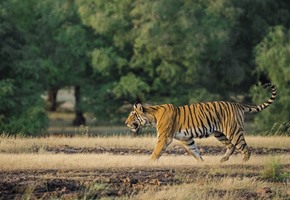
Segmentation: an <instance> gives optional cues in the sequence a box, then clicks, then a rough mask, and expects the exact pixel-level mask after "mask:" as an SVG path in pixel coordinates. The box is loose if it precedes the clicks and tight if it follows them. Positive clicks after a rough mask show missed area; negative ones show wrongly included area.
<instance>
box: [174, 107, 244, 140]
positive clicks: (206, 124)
mask: <svg viewBox="0 0 290 200" xmlns="http://www.w3.org/2000/svg"><path fill="white" fill-rule="evenodd" d="M176 112H177V114H176V120H175V122H176V124H175V130H174V132H176V133H183V134H184V135H185V136H188V135H192V136H193V137H194V138H197V137H199V138H202V137H208V136H209V135H210V134H211V133H213V132H216V131H219V132H223V133H225V134H227V135H228V134H230V133H231V132H232V131H233V130H234V129H236V128H238V127H243V126H244V109H243V107H242V105H240V104H238V103H231V102H224V101H215V102H204V103H197V104H191V105H185V106H179V107H177V108H176Z"/></svg>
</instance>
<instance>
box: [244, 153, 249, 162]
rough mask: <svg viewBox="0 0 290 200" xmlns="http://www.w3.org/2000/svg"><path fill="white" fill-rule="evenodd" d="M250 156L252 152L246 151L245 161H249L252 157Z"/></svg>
mask: <svg viewBox="0 0 290 200" xmlns="http://www.w3.org/2000/svg"><path fill="white" fill-rule="evenodd" d="M250 157H251V153H250V152H248V153H246V154H245V155H244V158H243V161H244V162H247V161H248V160H249V159H250Z"/></svg>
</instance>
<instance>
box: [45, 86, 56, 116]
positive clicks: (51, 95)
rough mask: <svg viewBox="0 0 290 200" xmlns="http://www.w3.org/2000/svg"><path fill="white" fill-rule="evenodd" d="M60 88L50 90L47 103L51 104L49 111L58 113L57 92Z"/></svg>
mask: <svg viewBox="0 0 290 200" xmlns="http://www.w3.org/2000/svg"><path fill="white" fill-rule="evenodd" d="M58 89H59V88H51V89H49V90H48V97H47V101H48V102H49V108H48V110H49V111H52V112H54V111H56V109H57V102H56V97H57V92H58Z"/></svg>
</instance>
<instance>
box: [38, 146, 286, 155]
mask: <svg viewBox="0 0 290 200" xmlns="http://www.w3.org/2000/svg"><path fill="white" fill-rule="evenodd" d="M38 150H39V149H34V151H35V152H38ZM45 150H46V151H48V152H52V153H65V154H75V153H96V154H102V153H109V154H114V155H129V154H134V155H150V154H151V153H152V151H153V149H152V150H148V149H131V148H105V147H93V148H87V147H71V146H67V145H64V146H58V147H55V146H54V147H45ZM199 150H200V152H201V153H202V154H203V155H222V154H224V153H225V151H226V148H225V147H220V146H201V147H199ZM250 150H251V152H252V154H256V155H269V154H289V153H290V149H279V148H271V149H270V148H250ZM187 154H188V153H187V151H186V150H185V149H184V148H182V147H180V146H177V145H176V146H173V147H172V148H170V149H166V150H165V151H164V153H163V155H187ZM235 154H237V152H235Z"/></svg>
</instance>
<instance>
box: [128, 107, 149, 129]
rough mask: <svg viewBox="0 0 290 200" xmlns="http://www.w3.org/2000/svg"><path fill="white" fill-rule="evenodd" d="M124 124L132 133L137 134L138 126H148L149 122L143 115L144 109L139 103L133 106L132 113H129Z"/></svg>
mask: <svg viewBox="0 0 290 200" xmlns="http://www.w3.org/2000/svg"><path fill="white" fill-rule="evenodd" d="M125 124H126V125H127V126H128V127H129V128H130V129H131V130H132V131H133V132H137V131H138V129H139V128H140V126H146V125H147V124H150V121H149V119H148V117H147V115H146V113H145V108H144V107H143V106H142V105H141V104H140V103H138V104H135V105H134V106H133V111H131V112H130V114H129V116H128V118H127V120H126V121H125Z"/></svg>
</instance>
